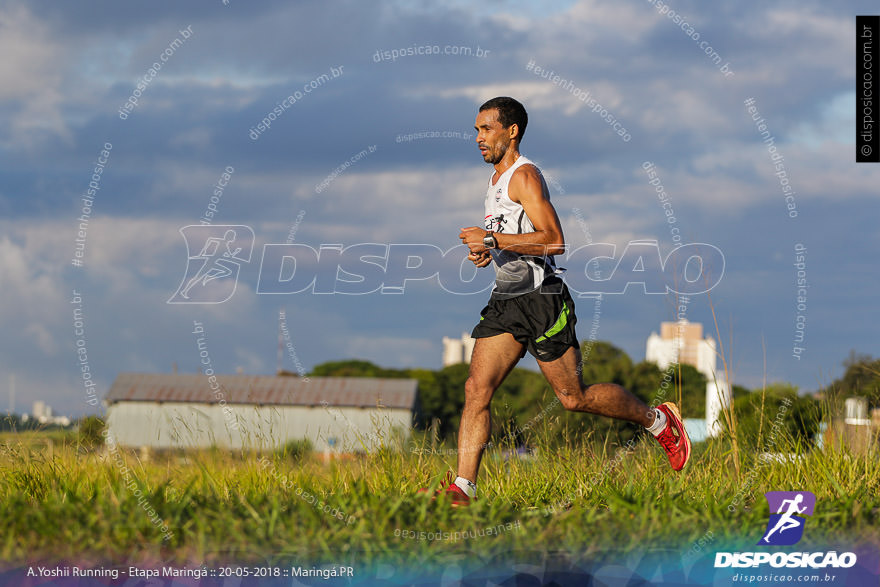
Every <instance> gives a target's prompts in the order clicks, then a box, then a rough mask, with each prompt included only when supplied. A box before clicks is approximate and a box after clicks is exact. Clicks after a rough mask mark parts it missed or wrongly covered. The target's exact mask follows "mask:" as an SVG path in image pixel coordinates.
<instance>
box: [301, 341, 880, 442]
mask: <svg viewBox="0 0 880 587" xmlns="http://www.w3.org/2000/svg"><path fill="white" fill-rule="evenodd" d="M581 354H582V356H586V357H588V359H587V361H586V362H585V364H584V367H583V379H584V381H585V382H586V383H596V382H612V383H617V384H619V385H622V386H623V387H625V388H626V389H628V390H630V391H631V392H632V393H634V394H635V395H636V396H638V397H639V398H640V399H642V401H644V402H645V403H647V404H649V405H657V404H659V403H661V402H663V401H674V402H676V403H677V404H678V405H679V406H680V408H681V411H682V416H683V417H684V418H704V417H705V413H706V378H705V377H704V376H703V374H702V373H700V372H699V371H697V370H696V369H695V368H694V367H692V366H690V365H674V366H671V367H669V368H668V369H665V370H660V369H659V368H658V367H657V366H656V365H655V364H654V363H650V362H647V361H642V362H639V363H633V361H632V359H631V358H630V357H629V356H628V355H627V354H626V353H625V352H624V351H623V350H621V349H619V348H617V347H615V346H614V345H612V344H611V343H608V342H602V341H599V342H593V343H589V342H586V343H584V344H583V345H582V346H581ZM862 359H864V357H862ZM878 363H880V362H878ZM854 365H855V364H854ZM468 368H469V367H468V365H466V364H458V365H452V366H449V367H446V368H443V369H440V370H429V369H389V368H384V367H380V366H378V365H375V364H373V363H370V362H367V361H357V360H349V361H335V362H329V363H323V364H321V365H318V366H316V367H315V368H314V369H313V370H312V372H311V373H310V374H309V375H311V376H316V377H317V376H335V377H392V378H395V377H405V378H412V379H417V380H418V382H419V398H420V409H419V412H418V416H417V426H418V427H420V428H423V429H426V428H428V427H429V426H431V424H432V422H435V423H436V425H437V432H438V433H439V435H440V436H441V437H442V438H444V439H446V440H449V441H451V440H453V439H454V436H455V433H456V431H457V429H458V424H459V420H460V418H461V410H462V407H463V405H464V383H465V380H466V379H467V376H468ZM852 371H853V372H852V373H850V370H849V369H848V371H847V375H845V376H844V378H843V379H842V380H841V381H839V382H835V383H834V384H832V386H835V385H836V386H838V387H840V386H842V385H850V384H851V381H850V380H852V379H853V378H856V377H858V376H860V374H862V373H863V369H862V368H861V367H856V366H853V367H852ZM877 372H880V365H878V369H877ZM857 383H858V385H859V386H860V387H858V388H859V389H863V390H864V389H866V388H868V387H870V386H871V385H873V386H874V387H873V388H871V389H873V390H874V393H875V394H876V391H877V389H878V385H877V384H878V383H880V378H878V379H876V380H872V382H867V381H865V380H863V379H858V380H857ZM830 387H831V386H830ZM733 396H734V413H735V414H736V421H737V436H738V437H739V438H740V439H741V441H744V442H746V443H748V444H751V445H757V444H761V445H762V446H763V445H764V444H765V439H766V438H767V436H768V434H769V433H770V432H771V431H775V435H776V436H777V437H778V436H779V435H780V434H779V433H780V432H784V433H785V435H787V436H788V437H789V438H792V439H794V440H795V441H800V442H803V443H806V444H810V443H812V442H813V439H814V437H815V434H816V432H817V431H818V429H819V424H820V422H821V421H822V419H823V418H827V417H828V414H827V413H825V414H823V412H822V410H821V406H820V404H819V402H818V401H817V400H816V399H815V398H813V397H811V396H800V395H798V390H797V388H796V387H794V386H792V385H788V384H784V383H783V384H773V385H769V386H767V387H766V388H764V389H760V390H756V391H751V390H749V389H746V388H745V387H742V386H738V385H734V387H733ZM783 404H784V405H785V409H783V410H782V411H780V408H781V407H782V406H783ZM780 414H783V415H784V418H780V419H779V420H777V416H779V415H780ZM492 418H493V436H494V438H495V440H496V442H497V441H499V440H500V441H503V442H509V443H528V442H529V441H530V438H531V437H532V436H533V435H542V436H544V437H545V440H550V441H551V442H554V441H556V442H566V441H571V440H572V439H584V440H587V439H592V440H597V441H599V442H604V441H606V440H607V441H611V442H615V443H617V442H620V443H625V442H626V441H628V440H629V439H630V438H632V437H633V436H635V435H636V434H638V433H639V432H640V431H639V427H638V426H635V425H632V424H629V423H626V422H620V421H617V420H612V419H610V418H602V417H598V416H593V415H591V414H578V413H571V412H566V411H565V410H564V409H563V408H562V406H561V405H560V404H559V402H558V401H557V400H556V397H555V395H554V393H553V390H552V389H551V388H550V386H549V384H548V383H547V381H546V379H544V377H543V375H541V374H540V373H538V372H535V371H531V370H528V369H522V368H516V369H514V370H513V372H511V374H510V375H509V376H508V377H507V379H506V380H505V381H504V383H503V384H502V385H501V387H500V388H499V390H498V392H497V393H496V394H495V397H494V399H493V402H492Z"/></svg>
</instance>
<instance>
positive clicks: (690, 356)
mask: <svg viewBox="0 0 880 587" xmlns="http://www.w3.org/2000/svg"><path fill="white" fill-rule="evenodd" d="M716 349H717V347H716V344H715V339H713V338H712V337H711V336H707V337H706V338H703V325H702V324H700V323H698V322H688V321H687V320H679V321H678V322H663V323H661V324H660V334H659V335H658V334H657V333H656V332H652V333H651V336H649V337H648V345H647V350H646V352H645V360H647V361H653V362H654V363H656V364H657V366H658V367H660V369H666V368H667V367H668V366H669V365H672V364H675V363H681V364H683V365H692V366H693V367H694V368H695V369H696V370H697V371H699V372H700V373H702V374H703V375H705V376H706V435H707V436H709V437H714V436H718V435H719V434H720V433H721V428H722V427H721V422H720V421H719V418H720V417H721V411H722V410H723V409H724V408H726V407H727V406H729V405H730V400H731V393H730V385H729V383H728V382H727V380H726V379H725V377H724V373H719V372H718V371H717V370H716V368H715V366H716V358H717V356H718V353H717V350H716Z"/></svg>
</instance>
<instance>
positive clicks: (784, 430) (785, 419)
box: [734, 383, 821, 452]
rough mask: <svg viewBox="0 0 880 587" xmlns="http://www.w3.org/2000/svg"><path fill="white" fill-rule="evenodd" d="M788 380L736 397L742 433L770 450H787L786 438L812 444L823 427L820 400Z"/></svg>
mask: <svg viewBox="0 0 880 587" xmlns="http://www.w3.org/2000/svg"><path fill="white" fill-rule="evenodd" d="M797 391H798V388H797V387H795V386H793V385H790V384H788V383H774V384H770V385H768V386H767V387H766V388H765V389H764V390H763V391H761V390H757V391H753V392H752V393H749V394H747V395H744V396H740V397H738V398H735V399H734V411H735V413H736V419H737V434H738V437H739V438H740V439H741V440H742V441H743V442H745V443H747V444H748V445H750V446H753V447H756V448H758V449H760V450H766V451H769V452H774V451H781V450H784V449H782V448H780V444H781V445H782V447H784V446H785V440H786V439H788V440H792V441H795V442H801V443H803V444H805V445H807V446H811V445H812V444H813V441H814V436H815V434H816V432H818V430H819V423H820V421H821V414H820V410H819V404H818V402H817V401H816V400H815V399H814V398H812V397H810V396H801V395H798V393H797Z"/></svg>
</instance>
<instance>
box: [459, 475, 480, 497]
mask: <svg viewBox="0 0 880 587" xmlns="http://www.w3.org/2000/svg"><path fill="white" fill-rule="evenodd" d="M454 483H455V484H456V485H458V488H459V489H461V490H462V491H464V493H465V495H467V496H468V497H470V498H471V499H473V498H474V497H476V496H477V484H476V483H471V482H470V481H468V480H467V479H465V478H464V477H456V478H455V481H454Z"/></svg>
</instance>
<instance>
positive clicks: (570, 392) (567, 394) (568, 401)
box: [555, 388, 583, 411]
mask: <svg viewBox="0 0 880 587" xmlns="http://www.w3.org/2000/svg"><path fill="white" fill-rule="evenodd" d="M555 391H556V397H558V398H559V403H560V404H562V407H563V408H565V409H566V410H568V411H576V410H578V409H579V408H582V407H583V405H582V404H583V393H582V392H581V390H579V389H568V388H559V389H556V390H555Z"/></svg>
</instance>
